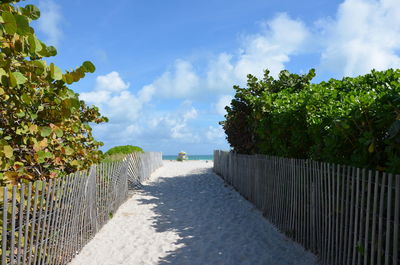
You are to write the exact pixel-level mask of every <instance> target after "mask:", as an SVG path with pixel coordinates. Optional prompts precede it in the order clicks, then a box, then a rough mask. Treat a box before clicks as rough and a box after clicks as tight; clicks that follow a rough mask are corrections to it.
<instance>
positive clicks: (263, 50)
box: [234, 13, 309, 80]
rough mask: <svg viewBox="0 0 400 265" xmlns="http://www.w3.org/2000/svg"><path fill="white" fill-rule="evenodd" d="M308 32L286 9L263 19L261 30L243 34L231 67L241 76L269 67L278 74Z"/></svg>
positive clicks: (299, 46) (256, 72)
mask: <svg viewBox="0 0 400 265" xmlns="http://www.w3.org/2000/svg"><path fill="white" fill-rule="evenodd" d="M308 36H309V32H308V29H307V27H306V26H305V25H304V23H303V22H301V21H299V20H294V19H292V18H290V17H289V16H288V15H287V14H286V13H282V14H278V15H277V16H276V17H275V18H274V19H272V20H270V21H267V22H265V23H263V28H262V31H261V33H259V34H256V35H250V36H247V37H245V40H244V45H243V51H242V53H241V54H240V56H239V60H238V61H237V63H236V65H235V67H234V73H235V75H236V76H237V77H238V78H240V79H242V80H243V79H244V78H245V77H246V76H247V75H248V74H253V75H256V76H262V74H263V70H264V69H266V68H268V69H269V70H270V71H271V74H272V75H274V76H277V75H278V73H279V71H281V70H283V69H284V63H286V62H288V61H289V60H290V56H291V55H293V54H296V53H297V52H299V51H300V50H301V48H302V47H303V44H304V42H305V40H306V39H307V37H308Z"/></svg>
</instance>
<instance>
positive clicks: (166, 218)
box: [70, 161, 316, 265]
mask: <svg viewBox="0 0 400 265" xmlns="http://www.w3.org/2000/svg"><path fill="white" fill-rule="evenodd" d="M70 264H74V265H78V264H85V265H87V264H96V265H100V264H107V265H109V264H129V265H133V264H134V265H138V264H145V265H149V264H188V265H191V264H199V265H200V264H201V265H205V264H229V265H235V264H252V265H256V264H263V265H264V264H271V265H272V264H273V265H280V264H282V265H283V264H307V265H309V264H316V258H315V256H313V255H312V254H311V253H309V252H306V251H305V250H304V249H303V248H302V247H301V246H300V245H298V244H296V243H294V242H292V241H290V240H289V239H287V238H286V237H285V236H284V235H283V234H281V233H279V232H278V231H277V230H276V229H275V228H274V227H273V226H272V225H271V224H270V223H269V222H268V221H267V220H266V219H265V218H263V217H262V215H261V213H260V212H259V211H258V210H257V209H256V208H255V207H253V205H252V204H250V203H249V202H248V201H246V200H245V199H243V198H242V197H241V196H240V195H239V194H238V193H237V192H236V191H234V190H233V189H232V188H230V187H226V185H224V183H223V181H222V180H221V179H220V178H219V177H218V176H216V175H215V174H214V173H213V172H212V163H211V162H208V163H206V162H205V161H185V162H175V161H174V162H172V161H171V162H170V161H164V166H163V167H162V168H160V169H159V170H157V171H156V172H155V173H154V174H153V175H152V177H151V179H150V180H149V181H147V182H146V183H144V186H143V188H142V189H141V190H139V191H137V192H136V193H135V194H134V195H133V196H132V197H131V198H130V199H129V200H128V201H127V202H126V203H125V204H123V205H122V206H121V207H120V209H119V210H118V211H117V213H116V214H115V216H114V217H113V218H112V219H111V220H110V221H109V222H108V223H107V224H106V225H105V226H104V227H103V228H102V229H101V231H100V232H99V233H98V234H97V235H96V236H95V238H94V239H93V240H92V241H91V242H89V244H88V245H86V246H85V247H84V248H83V249H82V251H81V253H79V255H77V256H76V257H75V259H74V260H73V261H72V262H71V263H70Z"/></svg>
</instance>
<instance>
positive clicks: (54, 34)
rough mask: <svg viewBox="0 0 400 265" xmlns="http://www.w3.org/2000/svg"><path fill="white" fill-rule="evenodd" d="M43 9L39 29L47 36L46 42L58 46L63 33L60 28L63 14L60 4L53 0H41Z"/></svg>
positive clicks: (41, 9)
mask: <svg viewBox="0 0 400 265" xmlns="http://www.w3.org/2000/svg"><path fill="white" fill-rule="evenodd" d="M39 8H40V11H41V15H40V19H39V21H38V22H39V30H40V31H41V32H42V33H44V34H45V35H46V36H47V40H46V44H49V45H54V46H57V44H58V43H59V41H60V39H61V37H62V35H63V33H62V30H61V28H60V24H61V20H62V15H61V9H60V6H59V5H58V4H56V3H55V2H54V1H53V0H40V1H39Z"/></svg>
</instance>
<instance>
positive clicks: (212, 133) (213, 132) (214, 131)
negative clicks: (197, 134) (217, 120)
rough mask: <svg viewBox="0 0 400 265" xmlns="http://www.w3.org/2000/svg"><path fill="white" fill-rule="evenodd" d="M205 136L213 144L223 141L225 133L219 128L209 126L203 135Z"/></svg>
mask: <svg viewBox="0 0 400 265" xmlns="http://www.w3.org/2000/svg"><path fill="white" fill-rule="evenodd" d="M205 136H206V138H207V139H208V140H209V141H210V142H213V143H216V142H217V143H218V142H223V141H225V132H224V130H223V129H222V127H221V126H218V127H214V126H209V127H208V129H207V131H206V133H205Z"/></svg>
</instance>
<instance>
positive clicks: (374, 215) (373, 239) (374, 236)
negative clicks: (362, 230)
mask: <svg viewBox="0 0 400 265" xmlns="http://www.w3.org/2000/svg"><path fill="white" fill-rule="evenodd" d="M374 184H375V185H374V202H373V208H372V218H373V219H372V232H371V255H370V260H369V262H370V264H371V265H374V264H376V263H375V261H376V256H375V253H376V251H375V248H376V246H375V242H376V240H377V233H376V225H377V222H378V220H377V219H378V196H379V172H378V171H376V172H375V181H374Z"/></svg>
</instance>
